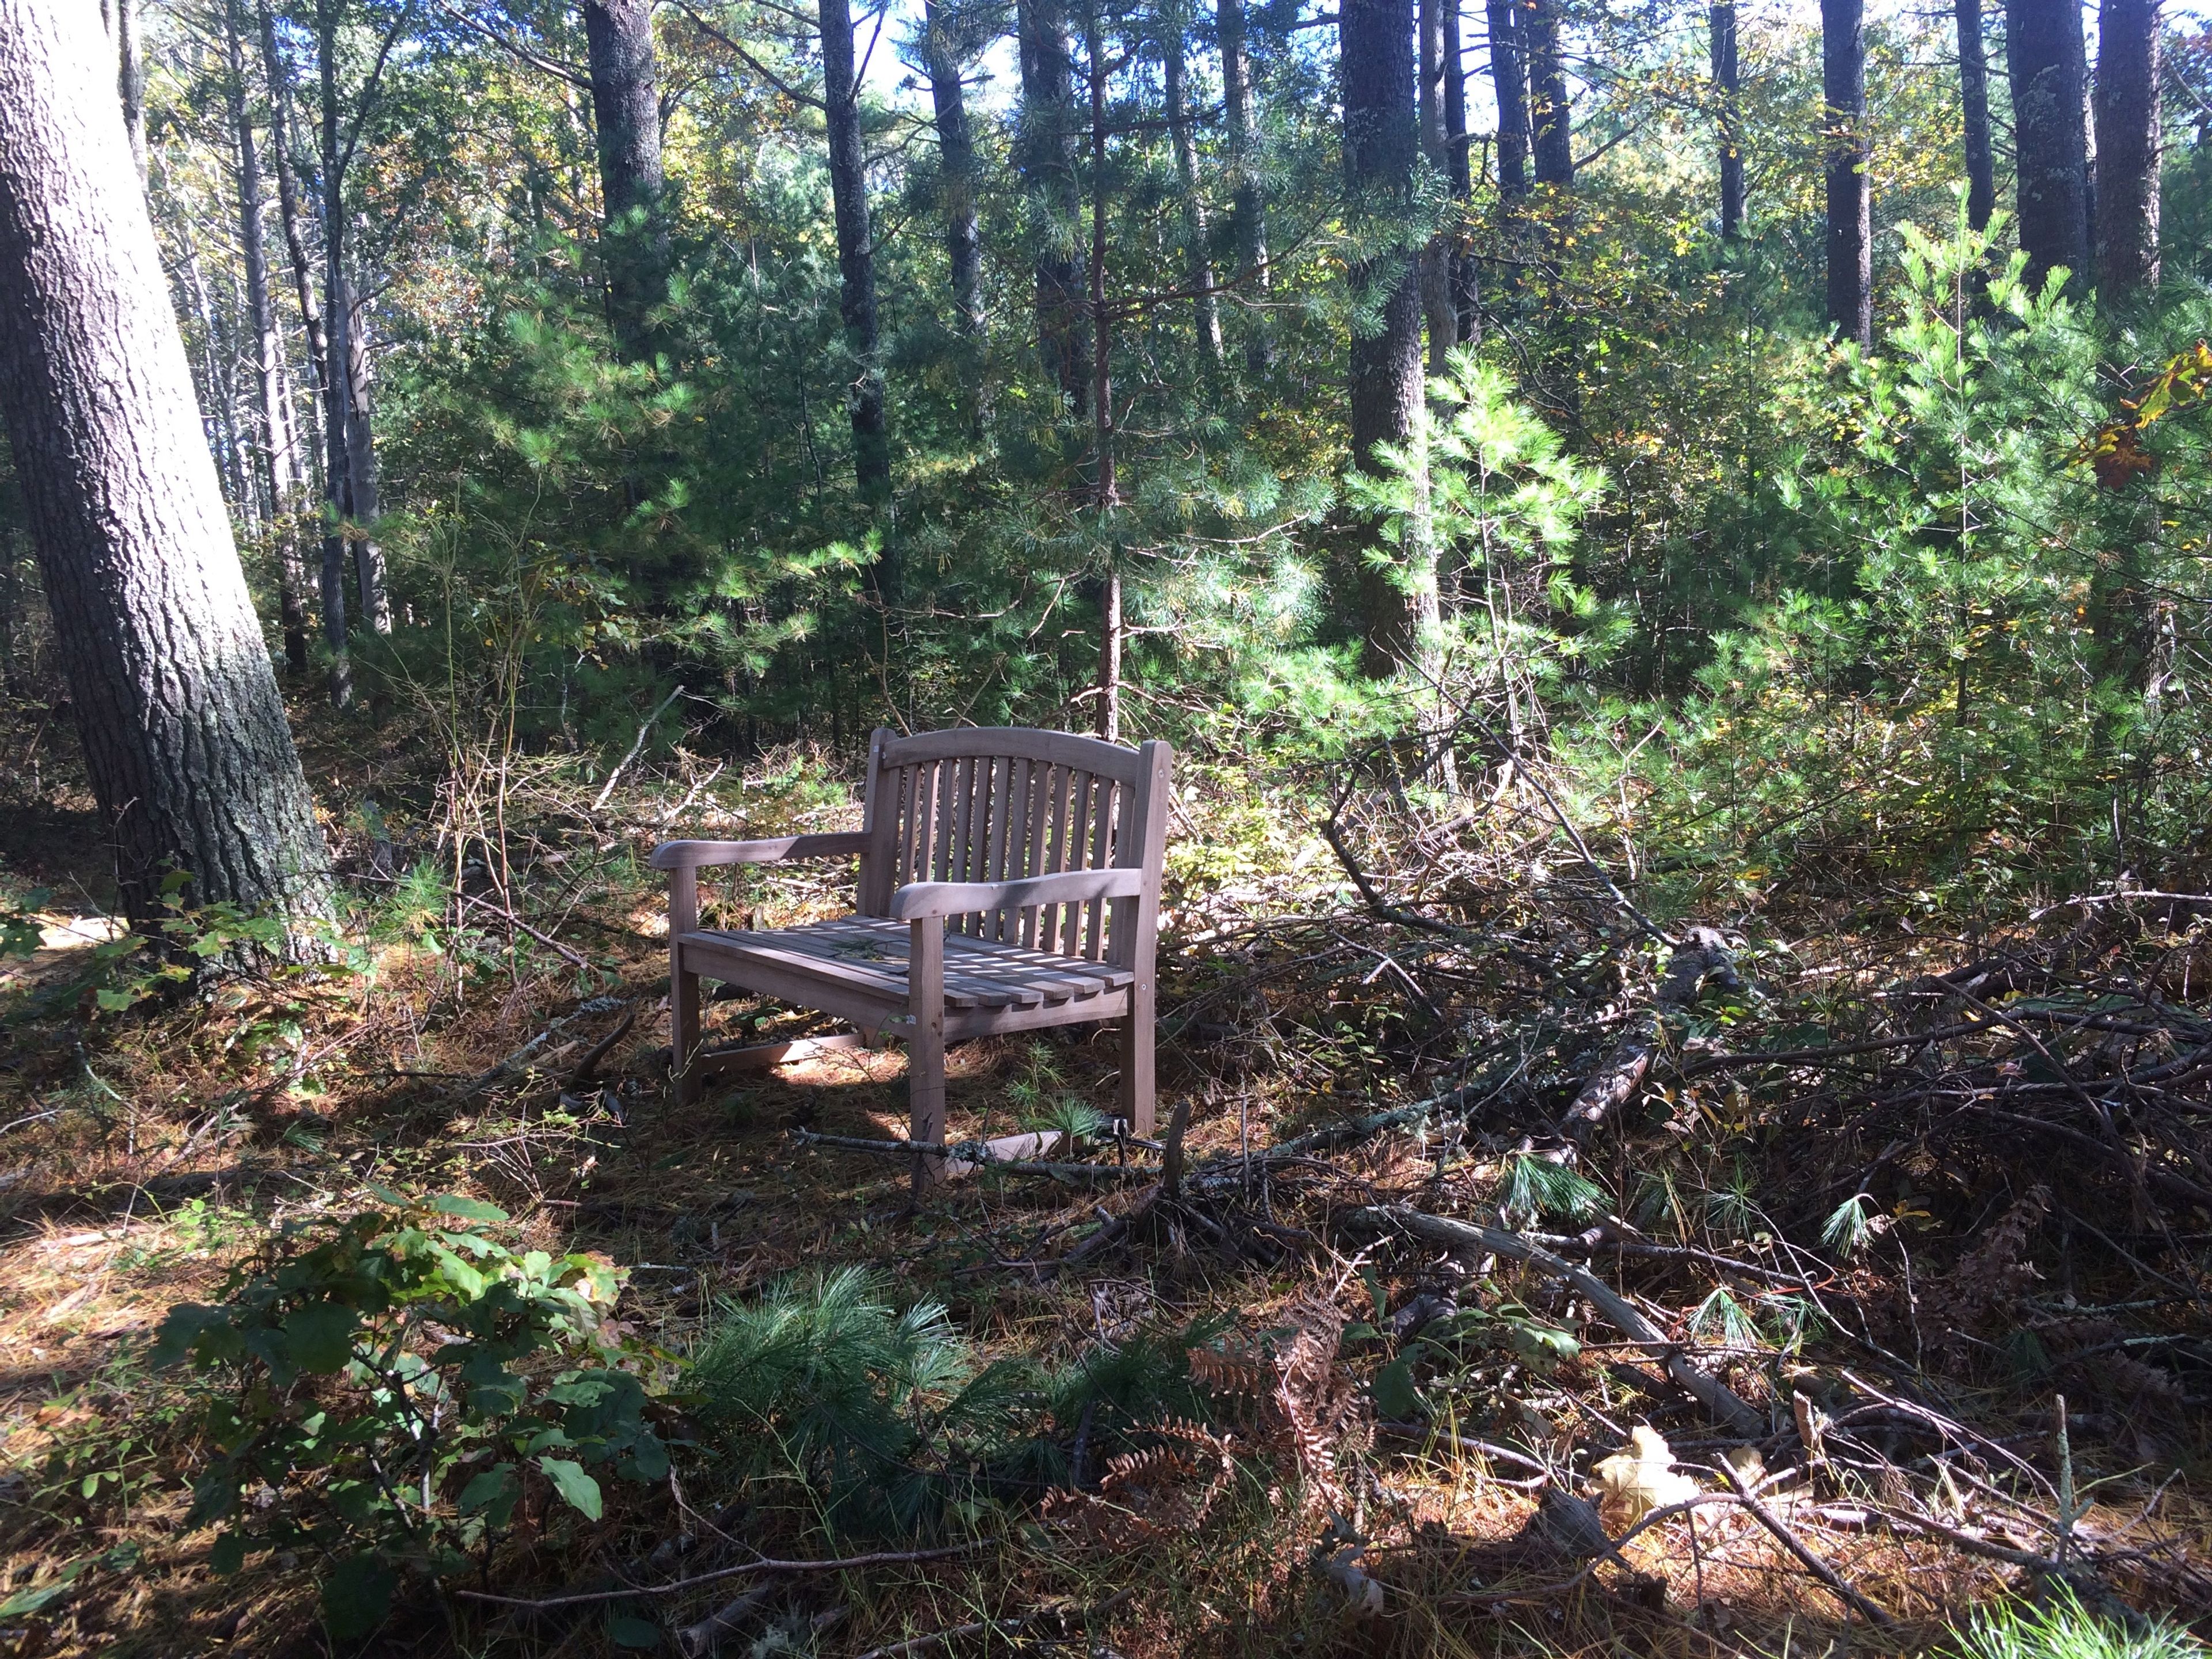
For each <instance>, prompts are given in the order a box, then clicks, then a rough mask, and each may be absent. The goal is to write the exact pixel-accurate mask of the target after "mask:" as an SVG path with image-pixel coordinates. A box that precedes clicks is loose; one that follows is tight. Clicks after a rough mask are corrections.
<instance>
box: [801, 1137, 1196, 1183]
mask: <svg viewBox="0 0 2212 1659" xmlns="http://www.w3.org/2000/svg"><path fill="white" fill-rule="evenodd" d="M791 1134H792V1138H793V1139H794V1140H796V1141H798V1142H799V1144H800V1145H801V1146H835V1147H838V1148H841V1149H842V1150H843V1151H846V1152H872V1153H874V1154H876V1155H877V1156H878V1157H879V1158H912V1157H913V1156H914V1155H915V1153H917V1152H919V1153H921V1154H922V1155H923V1156H924V1157H926V1158H957V1159H959V1160H960V1161H961V1162H963V1163H967V1164H974V1165H975V1166H976V1167H977V1168H978V1169H987V1170H997V1171H998V1172H1000V1174H1003V1175H1035V1176H1053V1177H1054V1178H1055V1179H1058V1180H1061V1181H1151V1180H1153V1179H1155V1178H1156V1177H1157V1176H1158V1174H1159V1171H1158V1170H1152V1169H1147V1168H1146V1167H1145V1166H1144V1165H1142V1164H1049V1163H1039V1162H1036V1161H1035V1160H1033V1159H1030V1158H992V1157H989V1156H988V1155H987V1153H988V1148H987V1146H985V1145H984V1143H982V1142H981V1141H967V1140H963V1141H955V1142H950V1143H948V1142H945V1141H942V1140H869V1139H864V1138H862V1137H861V1136H859V1135H825V1134H822V1133H817V1131H815V1130H812V1129H793V1131H792V1132H791Z"/></svg>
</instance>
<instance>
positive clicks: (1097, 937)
mask: <svg viewBox="0 0 2212 1659" xmlns="http://www.w3.org/2000/svg"><path fill="white" fill-rule="evenodd" d="M1115 793H1116V791H1115V785H1114V782H1113V781H1112V780H1111V779H1109V778H1102V779H1100V780H1099V787H1098V792H1097V796H1096V797H1095V798H1094V799H1093V800H1092V802H1091V862H1090V863H1089V864H1088V865H1086V866H1085V868H1086V869H1091V870H1103V869H1104V868H1105V867H1106V866H1107V865H1108V864H1109V863H1110V862H1111V861H1112V860H1113V856H1114V796H1115ZM1105 934H1106V902H1105V901H1104V900H1103V899H1092V900H1091V902H1089V903H1088V904H1086V905H1085V906H1084V907H1083V954H1084V955H1085V956H1086V957H1090V958H1091V961H1093V962H1096V961H1097V960H1098V959H1099V953H1100V952H1101V951H1103V949H1104V948H1105Z"/></svg>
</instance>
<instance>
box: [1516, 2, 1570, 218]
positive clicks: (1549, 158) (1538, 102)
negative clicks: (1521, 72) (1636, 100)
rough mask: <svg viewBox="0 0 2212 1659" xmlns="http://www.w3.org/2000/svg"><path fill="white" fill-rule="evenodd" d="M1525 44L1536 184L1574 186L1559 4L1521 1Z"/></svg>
mask: <svg viewBox="0 0 2212 1659" xmlns="http://www.w3.org/2000/svg"><path fill="white" fill-rule="evenodd" d="M1520 11H1521V16H1522V39H1523V40H1526V41H1527V42H1528V92H1529V104H1530V110H1529V121H1530V124H1531V126H1532V128H1533V131H1534V143H1533V144H1532V146H1531V148H1532V149H1534V155H1535V161H1536V182H1537V183H1538V184H1540V185H1558V186H1559V188H1560V189H1561V190H1563V191H1565V190H1572V189H1573V188H1574V187H1575V147H1574V123H1573V118H1572V116H1571V112H1570V111H1569V109H1568V106H1567V68H1566V60H1565V58H1564V57H1562V56H1561V47H1560V44H1559V0H1520Z"/></svg>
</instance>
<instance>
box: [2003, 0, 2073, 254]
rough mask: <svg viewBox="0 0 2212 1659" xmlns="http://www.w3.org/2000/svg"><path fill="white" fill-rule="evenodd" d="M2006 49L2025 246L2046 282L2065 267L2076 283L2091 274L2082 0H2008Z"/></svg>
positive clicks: (2022, 248)
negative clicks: (2083, 107)
mask: <svg viewBox="0 0 2212 1659" xmlns="http://www.w3.org/2000/svg"><path fill="white" fill-rule="evenodd" d="M2005 33H2006V48H2007V52H2008V59H2009V67H2010V70H2011V76H2012V112H2013V135H2014V143H2015V149H2016V150H2017V151H2018V154H2019V163H2018V167H2017V173H2016V177H2017V179H2018V191H2019V196H2018V212H2019V218H2020V246H2021V251H2022V252H2025V253H2026V254H2027V276H2028V280H2029V281H2030V282H2031V283H2035V284H2036V285H2038V286H2041V284H2042V282H2043V279H2044V277H2045V275H2047V274H2048V273H2049V272H2050V271H2051V270H2054V269H2056V268H2057V267H2058V266H2061V265H2063V266H2064V267H2065V268H2066V269H2067V270H2069V272H2071V273H2072V276H2073V284H2072V285H2073V286H2074V287H2075V288H2077V289H2082V288H2086V287H2087V285H2088V280H2089V276H2090V272H2089V201H2088V190H2089V173H2088V162H2089V134H2088V126H2087V122H2086V121H2085V120H2084V118H2083V112H2082V99H2083V96H2084V94H2085V90H2086V82H2087V59H2086V54H2085V51H2084V48H2083V46H2082V43H2081V9H2080V8H2079V6H2078V5H2077V4H2076V3H2075V0H2007V3H2006V5H2005Z"/></svg>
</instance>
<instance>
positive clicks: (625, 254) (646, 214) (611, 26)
mask: <svg viewBox="0 0 2212 1659" xmlns="http://www.w3.org/2000/svg"><path fill="white" fill-rule="evenodd" d="M582 7H583V13H584V44H585V50H586V54H587V55H588V57H589V59H590V64H591V74H592V126H593V128H594V129H595V131H596V132H597V143H598V149H599V210H600V214H601V216H602V221H603V224H604V229H603V231H602V234H601V236H600V241H599V246H600V257H601V258H603V259H604V261H605V264H606V270H607V319H608V322H609V324H610V325H611V327H612V328H613V330H614V336H615V343H616V344H617V347H618V348H619V349H621V351H622V353H623V356H624V357H625V358H627V359H629V361H631V362H641V361H643V360H646V359H647V358H650V357H651V356H653V350H654V348H655V346H656V345H657V344H658V343H659V338H658V336H657V334H656V332H655V331H654V328H653V312H654V310H655V309H656V308H657V307H659V306H661V305H664V304H665V303H666V301H667V299H668V261H669V252H668V226H667V222H666V219H665V216H664V214H663V212H662V204H661V183H662V181H661V170H660V91H659V76H658V74H657V72H656V69H655V65H654V61H653V5H652V0H582ZM847 38H848V40H850V38H851V37H850V33H849V31H848V36H847Z"/></svg>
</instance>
